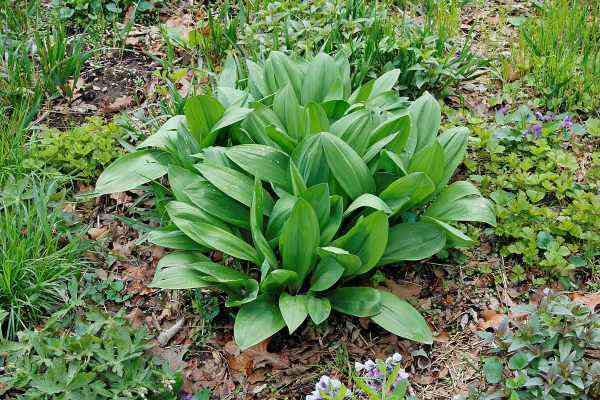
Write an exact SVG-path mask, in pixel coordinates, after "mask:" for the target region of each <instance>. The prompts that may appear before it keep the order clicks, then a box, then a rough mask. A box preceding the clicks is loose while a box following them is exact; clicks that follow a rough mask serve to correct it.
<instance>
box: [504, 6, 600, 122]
mask: <svg viewBox="0 0 600 400" xmlns="http://www.w3.org/2000/svg"><path fill="white" fill-rule="evenodd" d="M542 4H543V5H540V6H539V7H538V8H537V10H536V11H537V13H538V14H539V15H532V16H530V17H528V18H527V19H526V20H525V22H524V23H523V24H521V26H520V33H521V40H520V43H519V44H518V46H515V47H514V50H513V59H514V60H517V61H518V62H519V64H523V65H524V66H525V68H526V69H528V70H529V72H530V75H529V76H528V78H527V79H529V78H531V86H532V87H534V88H535V89H536V90H537V91H538V92H539V93H540V94H541V95H542V96H544V98H545V99H546V105H547V107H548V108H550V109H554V110H556V109H569V110H573V109H581V110H584V111H592V112H594V111H597V110H598V105H599V104H600V103H599V101H598V99H599V98H600V48H598V42H599V41H600V3H598V2H595V1H591V2H590V1H584V0H551V1H547V2H544V3H542Z"/></svg>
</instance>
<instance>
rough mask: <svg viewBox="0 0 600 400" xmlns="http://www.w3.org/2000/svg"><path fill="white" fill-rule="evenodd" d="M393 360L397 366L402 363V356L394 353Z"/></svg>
mask: <svg viewBox="0 0 600 400" xmlns="http://www.w3.org/2000/svg"><path fill="white" fill-rule="evenodd" d="M392 360H394V362H395V363H396V364H398V363H399V362H400V361H402V356H401V355H400V354H398V353H394V354H393V355H392Z"/></svg>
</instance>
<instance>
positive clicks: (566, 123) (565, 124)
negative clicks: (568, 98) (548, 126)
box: [560, 115, 573, 129]
mask: <svg viewBox="0 0 600 400" xmlns="http://www.w3.org/2000/svg"><path fill="white" fill-rule="evenodd" d="M560 127H561V128H564V129H571V128H572V127H573V119H572V118H571V117H570V116H569V115H567V116H566V117H565V118H564V119H563V120H562V123H561V124H560Z"/></svg>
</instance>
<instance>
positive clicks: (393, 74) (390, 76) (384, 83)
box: [369, 68, 400, 99]
mask: <svg viewBox="0 0 600 400" xmlns="http://www.w3.org/2000/svg"><path fill="white" fill-rule="evenodd" d="M399 77H400V70H399V69H397V68H396V69H392V70H390V71H388V72H386V73H385V74H383V75H381V76H380V77H378V78H377V79H375V82H373V86H372V89H371V93H369V98H370V99H372V98H374V97H377V96H379V95H380V94H382V93H384V92H387V91H389V90H392V89H393V88H394V85H395V84H396V82H397V81H398V78H399Z"/></svg>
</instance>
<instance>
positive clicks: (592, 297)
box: [571, 293, 600, 311]
mask: <svg viewBox="0 0 600 400" xmlns="http://www.w3.org/2000/svg"><path fill="white" fill-rule="evenodd" d="M571 297H572V299H573V301H576V302H579V303H581V304H584V305H586V306H588V307H589V308H591V309H592V311H596V307H598V304H600V293H595V294H583V295H582V294H579V293H573V295H572V296H571Z"/></svg>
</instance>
